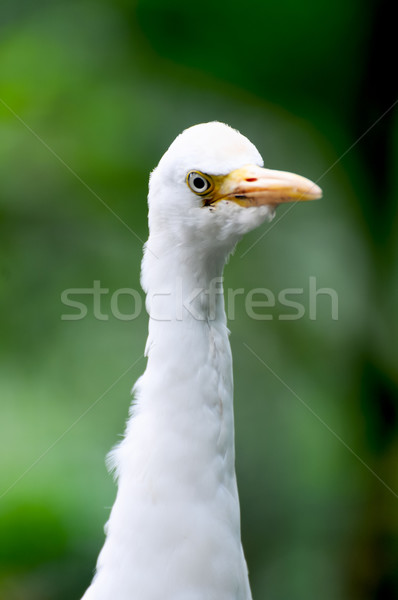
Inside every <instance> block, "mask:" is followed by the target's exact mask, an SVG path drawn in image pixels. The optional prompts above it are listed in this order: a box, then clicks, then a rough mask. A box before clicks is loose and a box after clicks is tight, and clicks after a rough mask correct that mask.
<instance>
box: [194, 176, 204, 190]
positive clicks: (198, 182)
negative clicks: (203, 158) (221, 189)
mask: <svg viewBox="0 0 398 600" xmlns="http://www.w3.org/2000/svg"><path fill="white" fill-rule="evenodd" d="M193 185H194V186H195V187H196V188H198V190H203V188H204V187H205V186H206V182H205V180H204V179H202V178H201V177H195V179H194V180H193Z"/></svg>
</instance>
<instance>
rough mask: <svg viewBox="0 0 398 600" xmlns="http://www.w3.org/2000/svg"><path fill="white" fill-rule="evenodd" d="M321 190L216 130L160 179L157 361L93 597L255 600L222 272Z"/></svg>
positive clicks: (137, 413)
mask: <svg viewBox="0 0 398 600" xmlns="http://www.w3.org/2000/svg"><path fill="white" fill-rule="evenodd" d="M320 196H321V190H320V188H319V187H318V186H317V185H316V184H315V183H313V182H312V181H310V180H308V179H306V178H304V177H300V176H298V175H295V174H292V173H287V172H283V171H274V170H270V169H265V168H263V160H262V158H261V156H260V154H259V152H258V151H257V149H256V148H255V146H254V145H253V144H252V143H251V142H250V141H249V140H248V139H247V138H246V137H244V136H243V135H241V134H240V133H239V132H238V131H236V130H234V129H232V128H231V127H229V126H228V125H225V124H223V123H219V122H211V123H204V124H199V125H194V126H193V127H190V128H189V129H186V130H185V131H183V133H181V134H180V135H179V136H178V137H177V138H176V139H175V140H174V142H173V143H172V144H171V146H170V147H169V149H168V150H167V152H166V153H165V154H164V155H163V157H162V158H161V160H160V162H159V165H158V166H157V168H156V169H155V170H154V171H153V172H152V174H151V176H150V182H149V194H148V204H149V216H148V219H149V238H148V241H147V243H146V244H145V250H144V257H143V261H142V271H141V283H142V287H143V289H144V291H145V292H146V298H147V301H146V307H147V311H148V313H149V335H148V341H147V345H146V350H145V354H146V356H147V359H148V360H147V367H146V370H145V372H144V374H143V375H142V376H141V377H140V379H139V380H138V381H137V383H136V384H135V387H134V395H135V400H134V403H133V405H132V408H131V411H130V416H129V419H128V421H127V426H126V432H125V436H124V438H123V441H122V442H121V443H120V444H119V445H118V446H117V447H116V448H115V449H114V450H113V451H112V452H111V454H110V457H109V464H110V466H111V467H112V468H113V469H114V470H115V473H116V477H117V480H118V491H117V496H116V500H115V503H114V505H113V508H112V511H111V514H110V518H109V520H108V523H107V524H106V526H105V531H106V540H105V543H104V546H103V548H102V550H101V552H100V555H99V557H98V562H97V567H96V573H95V575H94V579H93V581H92V583H91V586H90V587H89V588H88V590H87V591H86V593H85V595H84V596H83V599H84V600H250V599H251V597H252V596H251V591H250V586H249V579H248V570H247V566H246V561H245V558H244V553H243V549H242V543H241V535H240V508H239V498H238V490H237V482H236V474H235V449H234V414H233V381H232V357H231V349H230V344H229V339H228V335H229V331H228V329H227V322H226V315H225V310H224V301H223V290H222V279H221V278H222V273H223V267H224V265H225V262H226V260H227V258H228V256H229V255H230V254H231V252H232V251H233V249H234V247H235V245H236V244H237V242H238V241H239V240H240V238H241V237H242V235H243V234H245V233H246V232H248V231H251V230H252V229H254V228H255V227H257V226H259V225H260V224H261V223H263V222H264V221H267V220H271V218H272V217H273V215H274V211H275V208H276V206H277V205H278V204H280V203H282V202H288V201H292V200H310V199H314V198H319V197H320Z"/></svg>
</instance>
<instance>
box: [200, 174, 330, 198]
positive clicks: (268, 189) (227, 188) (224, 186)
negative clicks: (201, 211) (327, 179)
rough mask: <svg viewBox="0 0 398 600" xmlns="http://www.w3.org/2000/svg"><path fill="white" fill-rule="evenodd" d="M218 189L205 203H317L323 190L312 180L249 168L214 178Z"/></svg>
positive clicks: (215, 188)
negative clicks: (225, 201)
mask: <svg viewBox="0 0 398 600" xmlns="http://www.w3.org/2000/svg"><path fill="white" fill-rule="evenodd" d="M213 181H214V184H215V185H214V190H213V192H212V193H211V196H210V197H209V198H206V199H205V204H214V203H216V202H219V201H220V200H230V201H232V202H236V203H237V204H239V205H240V206H246V207H248V206H262V205H263V204H269V205H272V206H276V205H277V204H281V203H282V202H292V201H298V200H316V199H317V198H321V196H322V190H321V188H320V187H319V186H317V185H316V183H314V182H313V181H310V179H306V178H305V177H301V176H300V175H295V174H294V173H287V172H285V171H273V170H271V169H263V168H262V167H258V166H256V165H247V166H245V167H242V168H240V169H236V170H235V171H231V173H229V174H228V175H221V176H215V177H213Z"/></svg>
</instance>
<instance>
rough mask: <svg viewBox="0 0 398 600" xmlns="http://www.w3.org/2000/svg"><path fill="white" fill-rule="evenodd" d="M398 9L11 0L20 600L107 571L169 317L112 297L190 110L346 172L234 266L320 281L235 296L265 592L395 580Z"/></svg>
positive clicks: (13, 392)
mask: <svg viewBox="0 0 398 600" xmlns="http://www.w3.org/2000/svg"><path fill="white" fill-rule="evenodd" d="M391 10H392V8H391V6H390V5H389V4H388V3H387V2H384V1H381V2H375V1H374V2H372V1H369V2H367V3H362V2H360V1H359V0H351V1H350V2H345V1H343V0H336V1H335V2H333V3H325V2H316V1H315V0H308V1H304V2H297V1H296V0H282V1H281V2H278V3H276V2H270V1H263V2H260V1H259V0H257V1H256V0H246V1H245V2H244V3H242V4H241V3H233V2H232V3H231V2H227V1H226V0H219V2H217V3H216V2H214V1H213V2H210V1H209V0H203V1H202V2H200V3H199V4H198V3H190V2H187V1H186V0H185V1H184V2H183V1H182V0H169V1H168V2H164V1H163V0H139V1H137V2H127V0H114V1H111V0H100V1H97V2H94V1H81V2H75V1H71V2H67V1H66V0H61V1H50V0H36V1H35V2H33V1H31V0H26V1H23V0H20V1H18V0H17V1H16V2H15V1H12V0H5V1H3V2H2V4H1V9H0V78H1V80H0V202H1V204H0V241H1V246H0V247H1V265H0V269H1V271H0V286H1V306H2V308H1V314H0V328H1V329H0V338H1V379H0V394H1V423H0V428H1V429H0V446H1V488H0V496H1V498H0V563H1V566H0V598H1V600H25V599H26V600H27V599H29V600H50V599H51V600H54V599H59V600H72V599H78V598H80V595H81V594H82V593H83V591H84V590H85V588H86V587H87V585H88V584H89V582H90V579H91V576H92V572H93V568H94V565H95V560H96V557H97V554H98V551H99V549H100V547H101V545H102V543H103V525H104V523H105V521H106V519H107V515H108V514H109V507H110V506H111V505H112V502H113V499H114V495H115V486H114V483H113V481H112V478H111V476H110V475H108V474H107V472H106V469H105V464H104V457H105V455H106V453H107V452H108V451H109V450H110V448H111V447H112V446H113V445H114V444H115V443H116V442H117V440H118V439H120V438H119V436H120V434H121V432H122V431H123V429H124V422H125V419H126V416H127V413H128V407H129V403H130V393H129V392H130V388H131V386H132V384H133V382H134V381H135V379H136V378H137V377H138V376H139V375H140V373H141V372H142V371H143V369H144V367H145V360H144V358H143V357H142V354H143V349H144V344H145V338H146V329H147V317H146V314H145V313H144V312H142V313H141V314H140V316H139V317H138V318H137V319H135V320H129V321H126V320H120V319H117V318H115V317H114V316H113V315H112V313H111V307H110V299H111V295H112V294H113V293H114V292H115V291H116V290H118V289H120V288H135V289H140V288H139V269H140V259H141V253H142V241H143V240H145V239H146V236H147V223H146V214H147V207H146V191H147V180H148V174H149V172H150V170H151V169H152V168H153V167H154V166H155V165H156V163H157V162H158V160H159V158H160V156H161V155H162V154H163V152H164V151H165V150H166V148H167V147H168V145H169V144H170V143H171V141H172V140H173V139H174V137H175V136H176V135H177V133H179V132H180V131H181V130H182V129H184V128H185V127H187V126H190V125H192V124H194V123H197V122H201V121H208V120H214V119H217V120H221V121H225V122H227V123H229V124H230V125H232V126H234V127H236V128H237V129H239V130H241V131H242V133H244V134H245V135H247V136H248V137H249V138H250V139H251V140H252V141H253V142H254V143H255V144H256V146H257V147H258V149H259V150H260V152H261V153H262V154H263V156H264V159H265V162H266V164H267V166H270V167H272V168H278V169H286V170H290V171H295V172H298V173H301V174H303V175H306V176H307V177H310V178H311V179H313V180H315V181H318V182H319V184H320V185H321V186H322V188H323V190H324V199H323V200H321V201H319V202H317V203H307V204H306V205H303V206H301V205H299V206H294V207H293V208H292V209H289V208H288V207H284V208H283V209H280V210H279V212H278V216H277V218H280V217H282V218H280V220H279V221H278V222H277V223H276V224H275V221H274V223H273V224H272V225H271V226H265V227H263V229H261V230H258V231H254V232H252V233H251V234H250V235H248V236H247V237H246V238H245V239H244V240H243V241H242V242H241V244H240V245H239V247H238V249H237V251H236V253H235V256H234V257H233V259H232V260H231V263H230V264H229V265H228V267H227V269H226V273H225V283H226V285H227V286H229V287H231V288H239V287H244V288H245V290H250V289H252V288H256V287H266V288H269V289H270V290H272V291H273V292H274V294H275V295H277V294H278V293H279V291H280V290H282V289H284V288H302V289H303V290H304V292H303V302H304V305H305V314H304V316H303V318H302V319H300V320H296V321H289V320H283V319H281V318H280V317H281V316H282V315H283V314H284V313H286V312H288V311H287V310H286V308H285V307H283V306H280V305H277V306H276V307H275V308H274V309H273V310H272V317H273V318H272V319H271V320H261V321H254V320H253V319H250V318H249V316H248V315H247V314H246V312H245V306H244V299H243V298H242V297H241V296H238V297H237V299H236V315H235V318H234V319H232V320H231V321H230V328H231V330H232V336H231V343H232V349H233V353H234V364H235V388H236V400H235V406H236V446H237V472H238V482H239V488H240V497H241V508H242V531H243V533H242V535H243V541H244V547H245V552H246V556H247V560H248V564H249V570H250V577H251V584H252V589H253V596H254V598H256V599H257V600H259V599H263V598H265V599H266V598H269V599H272V600H293V599H294V600H308V599H313V598H324V599H326V600H329V599H330V600H335V599H336V598H338V599H339V600H345V599H349V600H357V599H361V600H368V599H380V598H396V597H398V582H397V572H398V570H397V560H398V558H397V557H398V496H397V494H398V469H397V466H398V442H397V429H398V426H397V418H398V399H397V398H398V394H397V386H398V348H397V343H396V340H397V337H398V316H397V315H398V311H397V307H398V280H397V268H398V212H397V206H398V200H397V190H398V178H397V169H396V166H397V160H398V112H397V110H393V109H391V110H390V111H389V112H387V114H385V115H384V116H383V117H382V115H383V113H385V111H387V109H388V108H389V107H390V106H391V105H392V104H393V102H394V101H395V100H396V99H397V98H398V93H397V77H396V73H395V72H393V68H394V69H395V67H392V66H390V71H389V73H390V74H389V76H388V75H387V76H386V75H385V74H384V73H385V72H384V71H383V68H382V66H383V65H384V68H387V69H388V65H393V64H394V62H396V61H395V59H396V56H395V58H394V52H396V48H394V46H393V44H394V42H393V40H394V36H395V31H394V29H393V28H394V23H395V21H394V19H393V18H392V15H391V14H389V11H391ZM386 65H387V67H386ZM387 72H388V70H387ZM381 117H382V118H381ZM375 122H376V124H375V125H374V126H373V127H372V128H371V129H370V130H369V131H368V132H367V130H368V129H369V128H370V127H371V126H372V125H373V124H374V123H375ZM365 132H367V133H366V135H363V134H365ZM358 139H359V141H358V142H357V140H358ZM105 204H106V205H105ZM126 225H127V226H128V227H127V226H126ZM130 229H131V230H133V231H134V234H132V233H131V231H130ZM266 231H267V233H266V234H265V235H263V236H262V237H261V239H259V238H260V236H261V235H262V234H264V233H265V232H266ZM310 277H315V278H316V284H317V288H323V287H328V288H332V289H333V290H335V291H336V293H337V294H338V299H339V306H338V310H339V312H338V320H333V319H332V315H331V305H330V298H329V297H328V296H325V295H324V296H318V297H317V315H316V319H315V320H313V319H310V317H309V312H308V301H309V298H308V286H309V278H310ZM94 281H100V282H101V286H102V287H103V288H107V289H109V293H108V294H104V295H103V296H102V298H101V310H102V313H103V314H104V315H105V316H107V317H108V318H105V319H97V318H95V317H94V309H93V304H92V298H91V297H90V296H84V295H81V297H78V296H76V298H79V300H81V301H84V302H86V303H87V305H88V314H87V316H86V318H84V319H82V320H77V321H70V320H62V319H61V315H62V314H64V313H71V312H74V311H73V310H72V309H70V308H66V307H65V306H64V305H63V304H62V302H61V293H62V291H63V290H65V289H68V288H78V287H79V288H90V287H92V286H93V282H94ZM131 301H132V300H131V298H129V297H128V296H124V297H123V298H122V297H120V302H119V309H120V311H122V312H125V313H129V312H132V310H133V308H134V307H132V305H131ZM245 344H247V345H248V346H249V347H250V349H252V350H253V351H254V352H255V353H256V354H257V355H258V356H259V357H260V358H261V361H263V362H264V363H265V364H266V365H268V367H269V368H270V369H272V371H273V372H272V371H271V370H269V368H267V367H265V366H264V364H262V362H261V361H260V360H258V359H257V358H256V357H255V356H254V355H253V353H252V352H251V351H249V350H248V348H247V346H245ZM131 365H133V366H131Z"/></svg>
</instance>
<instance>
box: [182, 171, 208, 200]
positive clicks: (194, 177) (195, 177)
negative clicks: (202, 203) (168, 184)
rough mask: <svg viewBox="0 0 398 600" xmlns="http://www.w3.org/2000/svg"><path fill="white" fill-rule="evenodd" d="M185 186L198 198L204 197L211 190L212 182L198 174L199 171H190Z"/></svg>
mask: <svg viewBox="0 0 398 600" xmlns="http://www.w3.org/2000/svg"><path fill="white" fill-rule="evenodd" d="M187 184H188V185H189V187H190V188H191V190H192V191H193V192H195V194H198V195H199V196H204V195H205V194H207V193H208V192H209V191H211V190H212V189H213V182H212V180H211V179H210V177H208V176H207V175H203V173H199V171H190V172H189V173H188V175H187Z"/></svg>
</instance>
